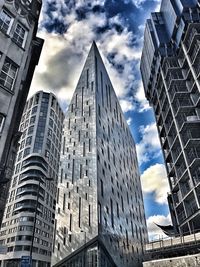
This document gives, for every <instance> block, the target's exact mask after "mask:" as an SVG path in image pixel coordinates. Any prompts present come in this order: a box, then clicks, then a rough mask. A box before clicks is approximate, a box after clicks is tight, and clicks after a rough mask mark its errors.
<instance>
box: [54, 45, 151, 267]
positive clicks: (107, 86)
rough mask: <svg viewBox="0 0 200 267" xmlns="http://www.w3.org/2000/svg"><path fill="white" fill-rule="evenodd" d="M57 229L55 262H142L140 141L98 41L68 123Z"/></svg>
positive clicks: (144, 238)
mask: <svg viewBox="0 0 200 267" xmlns="http://www.w3.org/2000/svg"><path fill="white" fill-rule="evenodd" d="M55 233H56V236H55V246H54V253H53V260H52V263H53V264H54V263H57V265H56V266H72V265H70V264H72V263H73V264H76V266H77V267H79V266H90V267H93V266H118V267H128V266H133V264H134V266H141V261H142V244H143V243H145V242H147V228H146V222H145V215H144V206H143V196H142V190H141V184H140V175H139V170H138V162H137V156H136V149H135V143H134V141H133V138H132V136H131V133H130V130H129V127H128V125H127V123H126V120H125V118H124V115H123V112H122V110H121V107H120V104H119V101H118V99H117V96H116V94H115V92H114V89H113V86H112V84H111V81H110V79H109V77H108V74H107V72H106V69H105V66H104V64H103V62H102V59H101V56H100V54H99V52H98V49H97V47H96V44H95V43H93V45H92V47H91V49H90V52H89V55H88V57H87V60H86V63H85V65H84V68H83V71H82V73H81V76H80V79H79V81H78V84H77V87H76V89H75V92H74V95H73V97H72V100H71V103H70V105H69V109H68V112H67V115H66V119H65V123H64V135H63V141H62V150H61V167H60V175H59V183H58V193H57V208H56V225H55ZM81 248H82V249H81ZM78 249H79V251H80V253H77V250H78ZM72 252H73V254H71V253H72ZM62 259H63V261H62V262H59V261H60V260H62ZM114 263H115V264H114ZM73 266H74V265H73Z"/></svg>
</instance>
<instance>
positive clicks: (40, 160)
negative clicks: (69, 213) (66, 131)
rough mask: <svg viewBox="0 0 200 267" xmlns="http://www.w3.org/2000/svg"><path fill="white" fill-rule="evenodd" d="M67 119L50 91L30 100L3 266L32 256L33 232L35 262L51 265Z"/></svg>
mask: <svg viewBox="0 0 200 267" xmlns="http://www.w3.org/2000/svg"><path fill="white" fill-rule="evenodd" d="M63 120H64V115H63V112H62V110H61V108H60V107H59V104H58V102H57V100H56V98H55V96H54V95H53V94H51V93H45V92H42V91H40V92H38V93H36V94H35V95H34V96H33V97H31V98H30V99H29V100H28V101H27V103H26V106H25V109H24V112H23V116H22V120H21V124H20V131H21V132H22V136H21V139H20V147H19V150H18V153H17V161H16V164H15V172H14V175H13V177H12V181H11V187H10V190H9V197H8V199H7V204H6V209H5V213H4V217H3V222H2V227H1V232H0V244H1V245H3V246H7V254H6V255H0V260H1V263H2V266H5V267H7V266H9V267H15V266H17V267H18V266H21V265H20V261H21V257H22V256H30V250H31V244H32V238H33V235H34V242H33V247H32V251H33V253H32V257H33V267H35V266H36V267H38V266H41V267H49V266H50V261H51V252H52V247H53V246H52V244H53V227H54V221H55V204H56V191H57V179H58V170H59V160H60V150H61V138H62V127H63ZM49 178H50V179H51V181H50V180H48V179H49ZM36 210H37V215H36V213H35V212H36ZM34 221H35V223H36V224H35V229H34ZM33 233H34V234H33Z"/></svg>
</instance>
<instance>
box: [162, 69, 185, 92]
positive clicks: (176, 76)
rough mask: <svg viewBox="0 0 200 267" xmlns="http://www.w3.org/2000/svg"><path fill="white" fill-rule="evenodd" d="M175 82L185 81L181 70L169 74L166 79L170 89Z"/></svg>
mask: <svg viewBox="0 0 200 267" xmlns="http://www.w3.org/2000/svg"><path fill="white" fill-rule="evenodd" d="M173 80H178V81H179V80H180V81H182V80H184V77H183V74H182V71H181V69H180V70H178V69H176V70H173V71H171V72H169V73H168V75H167V77H166V83H167V87H168V88H169V87H170V86H171V83H172V81H173Z"/></svg>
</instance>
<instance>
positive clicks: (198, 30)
mask: <svg viewBox="0 0 200 267" xmlns="http://www.w3.org/2000/svg"><path fill="white" fill-rule="evenodd" d="M198 24H199V23H195V24H194V23H193V24H191V25H189V26H188V29H187V32H186V35H185V39H184V41H183V42H184V44H185V47H186V49H187V51H188V52H190V51H189V50H190V48H191V47H192V45H193V42H194V41H195V39H197V38H199V36H200V27H199V25H198Z"/></svg>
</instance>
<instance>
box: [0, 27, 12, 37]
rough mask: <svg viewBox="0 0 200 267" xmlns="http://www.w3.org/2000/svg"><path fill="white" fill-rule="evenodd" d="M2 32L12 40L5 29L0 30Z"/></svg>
mask: <svg viewBox="0 0 200 267" xmlns="http://www.w3.org/2000/svg"><path fill="white" fill-rule="evenodd" d="M0 32H2V33H3V34H4V35H5V36H6V37H7V38H10V35H9V34H8V33H7V32H6V31H4V29H3V28H0Z"/></svg>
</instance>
